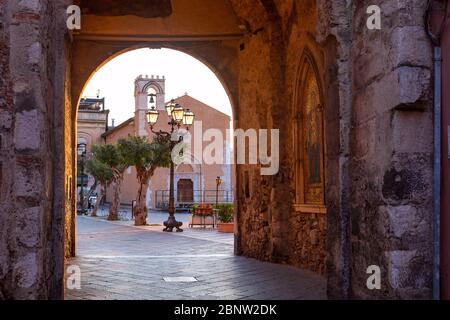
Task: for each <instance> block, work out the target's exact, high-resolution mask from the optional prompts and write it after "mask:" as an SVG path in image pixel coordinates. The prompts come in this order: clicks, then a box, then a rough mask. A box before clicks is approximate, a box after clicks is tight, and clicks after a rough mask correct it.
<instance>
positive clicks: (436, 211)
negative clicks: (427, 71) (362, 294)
mask: <svg viewBox="0 0 450 320" xmlns="http://www.w3.org/2000/svg"><path fill="white" fill-rule="evenodd" d="M441 90H442V52H441V47H440V46H436V47H435V48H434V187H433V202H434V203H433V299H434V300H439V299H440V295H441V293H440V230H441V228H440V221H441V171H442V169H441V118H442V110H441V108H442V105H441V104H442V96H441Z"/></svg>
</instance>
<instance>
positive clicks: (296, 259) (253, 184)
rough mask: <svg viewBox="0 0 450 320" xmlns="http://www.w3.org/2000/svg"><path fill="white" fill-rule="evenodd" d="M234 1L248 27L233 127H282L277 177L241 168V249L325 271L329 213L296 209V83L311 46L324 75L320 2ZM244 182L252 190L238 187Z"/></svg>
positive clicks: (245, 253)
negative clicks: (317, 36)
mask: <svg viewBox="0 0 450 320" xmlns="http://www.w3.org/2000/svg"><path fill="white" fill-rule="evenodd" d="M233 5H234V7H235V10H236V12H238V14H239V15H240V17H241V19H243V20H245V23H246V25H248V28H249V30H248V34H247V37H246V38H245V40H244V41H243V43H242V45H241V51H240V57H239V58H240V66H241V67H240V80H239V90H240V99H239V108H240V110H246V112H241V113H239V114H238V115H237V118H238V121H237V122H236V127H237V128H243V129H249V128H256V129H258V128H269V129H270V128H275V129H280V141H281V143H280V165H281V167H280V171H279V173H278V174H277V175H275V176H268V177H265V176H261V175H260V171H259V169H258V168H255V167H254V166H238V170H237V171H238V181H239V182H238V185H237V190H239V191H238V208H239V209H238V217H237V219H238V235H239V240H240V248H239V252H240V253H242V254H244V255H247V256H251V257H255V258H258V259H263V260H270V261H274V262H286V263H290V264H293V265H296V266H299V267H303V268H308V269H310V270H313V271H317V272H319V273H322V274H324V273H325V257H326V245H325V244H326V241H325V240H326V216H325V215H316V214H314V213H304V214H298V213H296V212H295V211H294V209H293V204H294V203H295V192H296V185H295V172H294V171H295V170H293V168H294V167H295V165H294V164H295V154H294V152H293V150H294V149H295V146H294V144H295V137H294V136H293V134H292V132H293V127H294V123H293V119H294V118H295V116H296V111H295V109H296V105H295V103H294V96H295V94H296V92H297V90H298V89H299V88H297V85H296V83H297V79H298V77H299V75H298V73H299V69H300V68H299V64H300V61H301V58H302V56H303V54H304V52H305V51H306V50H307V51H308V52H312V55H313V59H314V60H317V61H316V64H317V67H318V68H319V70H320V73H321V74H325V71H324V69H323V68H324V51H323V49H322V48H321V46H320V45H317V44H316V43H315V41H314V37H312V34H314V33H315V30H316V25H317V8H316V6H315V4H314V2H313V1H306V2H297V1H284V2H281V1H280V2H277V3H275V2H272V1H261V2H259V1H254V3H253V2H252V3H248V2H246V3H243V2H233ZM268 75H270V76H268ZM319 81H320V82H323V79H319ZM322 85H323V83H322ZM247 110H248V112H247ZM247 177H248V178H247ZM248 181H249V182H248ZM247 184H249V189H250V192H249V196H245V192H243V191H242V190H244V189H245V188H246V185H247Z"/></svg>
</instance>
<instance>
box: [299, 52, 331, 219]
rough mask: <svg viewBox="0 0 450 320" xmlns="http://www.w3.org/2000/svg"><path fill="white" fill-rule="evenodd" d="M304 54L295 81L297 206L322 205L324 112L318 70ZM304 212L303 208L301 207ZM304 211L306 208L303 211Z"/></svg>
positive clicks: (323, 200)
mask: <svg viewBox="0 0 450 320" xmlns="http://www.w3.org/2000/svg"><path fill="white" fill-rule="evenodd" d="M316 70H317V69H316V67H315V64H314V61H313V59H312V57H311V55H310V54H308V53H306V54H305V55H304V57H303V59H302V64H301V68H300V73H299V79H298V83H297V97H296V99H295V106H296V107H295V113H296V126H295V127H296V130H295V146H296V160H297V161H296V163H297V165H296V204H297V205H298V206H300V207H303V209H304V206H305V205H306V206H310V205H312V206H316V207H315V210H314V211H317V210H318V208H319V207H323V208H322V210H319V211H324V210H325V208H324V205H325V192H324V186H325V176H324V158H325V157H324V145H325V143H324V115H323V104H322V92H321V85H320V80H319V77H318V73H317V71H316ZM301 211H303V210H301ZM306 211H307V210H306Z"/></svg>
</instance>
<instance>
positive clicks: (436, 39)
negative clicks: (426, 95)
mask: <svg viewBox="0 0 450 320" xmlns="http://www.w3.org/2000/svg"><path fill="white" fill-rule="evenodd" d="M433 4H434V0H428V4H427V10H426V14H425V29H426V32H427V35H428V37H429V38H430V40H431V42H432V43H433V46H434V57H433V60H434V177H433V178H434V179H433V180H434V183H433V299H434V300H440V298H441V290H440V289H441V288H440V285H441V284H440V263H441V261H440V254H441V253H440V249H441V246H440V242H441V234H440V232H441V184H442V180H441V179H442V177H441V174H442V167H441V166H442V164H441V155H442V140H441V127H442V49H441V36H442V34H443V33H444V31H445V29H446V27H447V25H448V22H449V18H450V15H449V14H448V8H449V0H446V2H445V9H444V18H443V20H442V21H441V23H440V26H439V29H437V33H434V32H433V31H432V27H431V25H432V23H431V22H432V20H433Z"/></svg>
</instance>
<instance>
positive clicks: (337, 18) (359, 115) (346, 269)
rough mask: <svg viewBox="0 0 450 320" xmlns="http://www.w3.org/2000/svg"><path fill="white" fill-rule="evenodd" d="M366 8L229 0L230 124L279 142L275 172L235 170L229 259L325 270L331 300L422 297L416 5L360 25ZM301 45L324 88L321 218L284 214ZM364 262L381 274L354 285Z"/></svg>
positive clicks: (426, 79) (423, 187)
mask: <svg viewBox="0 0 450 320" xmlns="http://www.w3.org/2000/svg"><path fill="white" fill-rule="evenodd" d="M232 2H233V1H232ZM316 4H317V7H316V6H315V5H316ZM372 4H374V3H373V1H358V2H353V3H349V2H348V1H333V2H330V1H317V2H315V1H305V2H302V3H299V2H296V1H283V2H281V1H256V2H245V3H243V2H237V1H236V2H233V6H234V8H235V11H236V12H237V14H238V16H239V17H240V18H241V19H243V20H244V21H245V24H246V25H247V26H248V34H247V37H246V38H245V41H243V43H242V45H241V51H240V56H239V58H240V66H241V67H240V80H239V90H240V95H239V96H240V99H239V109H240V110H246V112H241V113H239V114H238V115H237V118H238V121H237V122H236V125H237V127H240V128H244V129H246V128H280V129H281V131H280V136H281V138H280V140H281V141H283V143H282V145H281V146H280V162H281V164H282V166H281V169H280V172H279V174H278V175H276V176H274V177H270V178H269V177H261V176H259V170H258V169H257V168H255V167H254V166H253V167H250V166H238V168H237V172H238V185H237V188H236V189H237V190H238V197H237V199H238V216H237V221H238V238H239V241H238V243H239V250H238V252H239V253H241V254H244V255H247V256H251V257H255V258H258V259H264V260H270V261H275V262H277V261H278V262H288V263H291V264H294V265H298V266H300V267H306V268H308V269H311V270H314V271H317V272H321V273H325V274H326V275H327V278H328V292H329V296H330V297H332V298H333V297H336V298H345V297H350V298H372V299H374V298H381V297H385V298H387V297H390V298H405V297H415V298H427V297H430V290H431V252H432V250H431V212H432V206H431V200H432V175H431V174H432V149H431V147H432V142H433V141H432V114H431V111H432V109H431V107H432V96H431V88H432V83H431V76H430V71H431V63H432V59H431V51H430V45H429V43H428V40H427V39H426V36H425V33H424V28H423V14H424V10H425V4H424V3H423V1H413V0H411V1H407V3H403V2H402V3H396V2H392V1H377V3H376V4H379V5H380V6H381V9H382V17H383V20H382V24H383V27H382V30H369V29H368V28H367V27H366V20H367V18H368V15H367V13H366V10H367V7H368V6H369V5H372ZM305 47H308V49H310V50H312V54H313V56H314V59H315V60H316V63H317V66H318V69H319V72H320V73H321V75H322V79H321V80H322V82H323V87H324V104H325V119H326V137H325V139H326V169H325V171H326V206H327V215H326V218H325V217H320V216H315V215H309V216H308V215H298V214H296V213H295V212H293V209H292V207H291V204H292V203H293V202H294V197H295V182H294V181H293V180H294V177H293V169H292V168H294V163H293V161H294V159H293V152H292V150H294V148H293V147H294V146H293V145H292V141H293V139H292V137H290V136H289V132H292V120H291V118H290V113H289V110H288V109H289V108H290V107H289V106H290V105H292V103H293V102H292V99H293V98H292V97H293V96H294V93H295V88H294V84H295V76H296V75H295V72H296V70H297V63H298V61H299V60H300V57H301V55H302V52H303V50H304V48H305ZM267 75H270V76H267ZM247 111H248V112H247ZM246 190H250V192H249V194H247V195H245V193H246V192H245V191H246ZM325 220H327V221H326V222H325ZM287 222H290V223H287ZM325 226H326V227H325ZM325 239H326V241H325ZM313 244H314V245H313ZM325 255H326V256H327V263H326V267H325V265H324V263H323V261H324V260H325V259H324V257H325ZM370 265H379V266H380V267H381V270H382V290H379V291H370V290H368V289H367V287H366V281H367V277H368V275H367V273H366V270H367V268H368V267H369V266H370Z"/></svg>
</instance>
